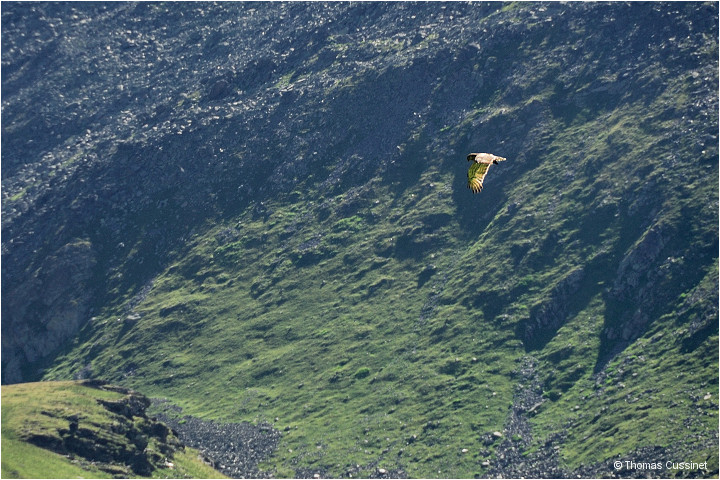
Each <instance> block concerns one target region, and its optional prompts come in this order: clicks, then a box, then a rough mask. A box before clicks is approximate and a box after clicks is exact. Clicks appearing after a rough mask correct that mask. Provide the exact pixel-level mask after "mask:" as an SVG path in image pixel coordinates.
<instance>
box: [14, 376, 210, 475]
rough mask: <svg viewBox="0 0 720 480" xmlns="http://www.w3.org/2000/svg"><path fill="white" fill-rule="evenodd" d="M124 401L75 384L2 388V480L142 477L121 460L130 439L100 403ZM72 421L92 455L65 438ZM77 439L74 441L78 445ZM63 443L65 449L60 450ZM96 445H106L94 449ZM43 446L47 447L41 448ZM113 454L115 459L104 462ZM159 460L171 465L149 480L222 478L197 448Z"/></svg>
mask: <svg viewBox="0 0 720 480" xmlns="http://www.w3.org/2000/svg"><path fill="white" fill-rule="evenodd" d="M124 397H125V395H124V394H123V393H120V392H117V391H109V390H102V389H97V388H92V387H88V386H85V385H83V384H81V383H79V382H40V383H26V384H16V385H5V386H3V388H2V418H3V422H2V476H3V478H86V477H89V478H113V477H115V476H117V475H121V476H123V477H125V478H137V477H143V476H145V475H138V474H137V473H135V472H134V471H133V469H132V466H131V465H129V464H124V463H122V461H120V459H121V457H122V452H123V451H124V452H132V451H134V446H133V444H132V442H133V440H132V439H130V438H129V437H126V436H123V435H122V434H120V432H121V431H122V430H121V425H122V422H121V421H119V420H120V417H116V415H115V414H113V413H111V412H110V411H108V410H107V409H106V408H105V407H103V406H102V405H101V404H100V403H99V402H100V401H108V402H113V401H118V400H121V399H123V398H124ZM73 421H74V422H75V425H76V431H77V432H82V435H83V436H84V437H87V436H88V435H90V436H92V437H93V438H94V439H95V440H93V443H94V448H93V452H94V453H93V456H92V457H86V456H83V454H82V453H81V451H80V450H78V448H77V447H71V446H70V445H71V444H70V442H69V441H68V440H67V438H68V435H69V436H70V437H73V435H74V434H73V433H72V427H69V425H71V424H72V423H73ZM137 422H140V423H142V422H143V420H142V419H136V423H137ZM68 429H69V430H70V433H68ZM84 437H81V438H84ZM81 441H82V440H77V441H76V443H80V442H81ZM63 442H64V443H65V444H66V447H62V444H63ZM98 442H100V445H103V446H104V447H101V446H98ZM157 442H158V440H157V439H156V438H153V437H151V438H149V442H148V445H147V450H146V452H151V453H152V452H155V451H158V452H160V447H161V445H160V444H158V443H157ZM41 444H42V445H45V447H44V448H42V447H41V446H39V445H41ZM65 448H69V449H70V453H67V452H65V451H64V450H65ZM98 448H99V449H100V450H102V449H103V448H104V449H105V451H104V452H101V451H100V450H96V449H98ZM48 449H50V451H49V450H48ZM52 450H57V451H62V452H63V453H62V454H61V453H56V451H52ZM117 452H120V453H117ZM116 453H117V455H116ZM113 455H115V457H116V458H115V460H117V461H108V460H107V459H106V457H108V456H113ZM148 455H149V453H148ZM163 456H164V457H165V458H168V459H169V460H172V463H173V467H172V468H167V467H165V468H154V469H153V470H152V475H151V476H152V478H222V475H221V474H220V473H219V472H217V471H216V470H214V469H212V468H210V467H208V466H207V465H206V464H204V463H203V462H202V461H201V460H200V459H199V454H198V452H197V451H195V450H192V449H180V450H179V451H176V452H175V453H174V454H173V455H168V454H167V453H163ZM101 458H102V461H100V459H101Z"/></svg>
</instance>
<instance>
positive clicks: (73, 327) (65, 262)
mask: <svg viewBox="0 0 720 480" xmlns="http://www.w3.org/2000/svg"><path fill="white" fill-rule="evenodd" d="M95 264H96V259H95V254H94V252H93V249H92V245H90V243H89V242H88V241H84V240H77V241H75V242H72V243H68V244H66V245H64V246H63V247H61V248H60V249H58V250H57V251H56V252H54V253H53V254H52V255H50V256H48V257H47V258H45V259H44V260H43V261H42V263H41V265H40V266H39V267H38V268H37V269H36V270H35V271H33V272H31V273H30V274H29V275H28V276H27V278H25V279H24V281H22V282H21V283H20V284H19V285H16V286H14V288H10V289H9V290H8V293H7V294H4V295H3V322H2V332H3V334H2V349H3V367H4V368H3V382H6V383H11V382H17V381H20V380H21V379H22V378H23V376H22V370H21V369H22V367H23V365H26V364H28V363H35V362H38V361H40V360H42V359H43V358H45V357H47V356H48V355H51V354H53V353H54V352H55V351H56V350H57V348H58V347H60V346H61V345H62V344H63V343H64V342H66V341H67V340H68V339H69V338H71V337H72V336H74V335H75V334H76V333H77V331H78V329H79V328H80V327H81V326H82V325H83V324H84V323H85V322H87V321H88V319H89V306H88V301H89V299H90V293H89V291H88V290H87V289H86V282H88V281H89V279H90V277H91V276H92V273H93V268H94V267H95Z"/></svg>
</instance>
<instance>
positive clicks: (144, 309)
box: [47, 38, 718, 477]
mask: <svg viewBox="0 0 720 480" xmlns="http://www.w3.org/2000/svg"><path fill="white" fill-rule="evenodd" d="M550 40H552V39H550ZM544 41H545V40H544V39H542V38H537V39H532V40H531V41H530V42H529V43H530V44H529V45H522V46H520V47H519V48H518V50H517V52H513V55H514V57H515V58H525V59H526V60H528V58H531V56H532V55H533V53H532V52H536V51H537V48H538V46H540V45H544V43H543V42H544ZM533 42H535V43H534V44H533ZM715 48H716V47H715ZM715 51H716V50H715ZM500 53H502V52H498V53H497V54H498V56H499V57H500V58H501V60H500V61H502V55H500ZM560 53H562V52H560ZM706 53H707V52H706ZM710 53H711V54H712V52H710ZM523 55H525V57H522V56H523ZM715 56H716V53H715ZM547 58H550V59H556V58H557V59H559V60H557V61H558V62H560V61H564V60H562V59H563V57H562V55H560V54H558V55H552V54H548V55H547ZM579 63H583V61H582V60H579ZM587 64H588V65H590V63H587ZM540 65H542V68H541V67H540ZM533 66H534V67H535V69H533ZM526 68H527V71H526V74H525V75H524V76H522V77H521V78H519V79H517V81H516V82H509V83H512V85H511V86H509V87H507V88H508V91H507V92H502V91H497V92H492V93H493V95H492V96H490V95H488V96H484V95H485V94H483V96H482V98H478V99H477V101H476V103H475V104H474V105H473V106H472V108H474V110H473V109H472V108H469V113H466V116H465V117H464V118H462V119H460V120H458V122H457V123H455V124H448V122H447V119H439V118H438V119H434V118H430V119H429V120H428V122H427V123H424V124H423V125H422V126H421V127H420V128H419V129H418V131H417V132H416V135H415V136H414V137H413V138H412V139H409V140H408V142H407V144H405V145H403V146H402V147H403V148H402V153H401V155H400V158H399V159H398V160H397V164H398V165H401V167H397V168H392V167H389V168H388V169H387V171H385V172H382V175H381V176H379V177H377V178H376V179H374V180H371V181H369V182H368V183H366V184H364V185H360V186H356V185H355V184H354V183H353V182H351V181H350V180H346V184H345V185H344V188H343V190H344V191H343V192H342V193H338V190H339V189H338V190H335V191H330V192H328V191H325V190H323V189H322V188H321V187H320V186H319V185H314V184H301V185H300V186H298V188H297V190H296V191H294V192H291V193H289V194H287V195H281V196H279V197H278V198H277V199H274V200H271V201H268V202H266V204H265V209H264V211H259V210H258V209H256V208H255V207H254V206H253V207H250V208H248V209H247V210H246V211H245V212H243V213H241V214H239V215H238V216H237V217H235V218H229V219H223V220H222V221H221V222H219V223H216V224H208V225H206V228H205V229H204V230H202V231H200V233H198V234H196V235H195V236H194V237H193V238H192V240H191V242H190V244H189V246H188V248H187V251H186V253H185V254H184V255H182V257H179V258H178V260H177V262H176V263H175V264H173V265H170V266H169V267H168V268H167V269H166V270H165V271H164V272H163V273H162V274H161V275H159V276H158V277H157V278H156V279H155V281H154V283H153V286H152V289H151V290H150V292H149V294H148V296H147V297H146V298H145V299H144V300H143V301H141V302H140V303H139V304H138V305H137V306H136V307H135V309H134V310H135V311H136V312H137V313H139V314H141V316H142V318H141V319H140V320H139V321H137V323H135V324H129V323H127V322H124V321H123V320H122V319H123V318H124V317H125V315H126V313H127V312H126V311H125V309H124V307H123V306H122V305H115V306H108V307H107V308H105V310H103V311H102V312H101V313H100V314H99V315H98V316H97V319H96V320H95V321H94V322H93V323H92V324H91V325H89V326H88V327H87V328H86V329H85V330H84V331H83V333H82V335H81V337H80V338H79V341H78V343H77V345H75V346H73V347H72V348H71V349H69V351H68V352H67V354H66V355H65V356H64V358H62V359H61V361H59V362H58V364H57V365H56V366H55V367H54V368H53V369H51V370H50V371H49V372H48V374H47V377H48V378H67V377H69V376H71V375H72V374H73V373H74V372H76V371H78V370H79V369H80V368H81V367H83V366H85V365H88V364H91V365H92V368H93V372H94V374H95V375H97V376H100V377H103V378H110V379H113V380H115V381H121V382H123V383H124V384H128V385H132V386H133V387H136V388H138V389H140V390H141V391H142V392H143V393H146V394H147V395H150V396H162V397H167V398H169V399H170V400H172V401H173V402H175V403H177V404H178V405H181V406H182V407H183V408H185V413H189V414H193V415H198V416H201V417H205V418H215V419H221V420H225V421H240V420H247V421H261V420H265V421H270V422H271V423H274V424H275V426H276V428H279V429H281V430H283V431H284V434H283V441H282V444H281V447H280V448H279V450H278V451H277V453H276V454H275V456H274V457H273V458H271V459H270V460H269V461H268V464H267V466H268V468H272V469H275V470H276V475H278V476H291V475H293V474H294V473H295V472H297V471H298V470H299V469H304V470H303V471H306V470H316V471H322V472H326V473H329V474H330V475H333V476H340V475H343V474H344V472H347V471H348V470H349V469H351V468H352V467H354V466H355V465H360V469H359V472H358V473H359V474H360V475H364V476H367V475H370V474H372V473H373V472H374V471H375V469H376V468H378V467H382V468H386V469H388V470H389V469H393V468H403V469H405V471H407V472H408V474H409V475H410V476H414V477H418V476H419V477H435V476H438V477H446V476H453V477H468V476H473V475H482V474H483V467H482V466H481V462H482V461H483V460H485V459H486V458H492V457H493V455H494V452H495V449H496V445H490V446H489V448H486V446H484V445H483V442H482V440H481V436H482V435H483V434H486V433H489V432H493V431H495V430H502V429H503V426H504V424H505V422H506V421H507V419H508V411H509V408H510V407H511V405H512V402H513V396H514V395H515V393H516V390H517V389H518V388H519V387H518V385H517V383H518V380H517V376H516V375H515V374H514V372H515V371H516V370H517V369H518V367H519V366H520V365H521V363H522V362H523V360H524V359H526V358H527V357H528V356H532V357H533V358H536V359H537V360H538V372H537V374H538V376H539V378H540V380H541V381H542V386H543V392H544V394H545V397H546V398H547V399H548V401H547V402H545V403H544V404H543V406H542V407H541V408H540V409H539V410H538V412H537V414H536V415H535V416H534V417H533V418H532V420H531V423H532V426H533V439H532V440H533V443H532V444H531V449H532V448H535V447H538V446H539V445H541V444H542V443H543V442H544V441H545V439H547V438H549V437H550V436H551V435H552V434H555V433H559V432H562V433H563V434H564V435H566V438H567V441H566V442H564V443H563V446H562V448H561V454H562V458H563V459H564V462H566V465H567V466H568V467H577V466H579V465H580V464H582V463H585V464H588V463H593V462H597V461H601V460H604V459H608V458H611V457H612V456H613V455H616V454H619V453H622V454H629V452H632V451H633V450H635V449H637V448H640V447H644V446H652V445H660V446H670V445H677V444H685V445H690V446H692V445H696V443H693V442H697V438H695V437H694V436H695V435H697V436H699V437H700V438H707V435H708V432H714V431H716V430H717V424H718V419H717V403H716V402H717V394H718V387H717V358H718V351H717V341H718V337H717V333H716V330H715V331H712V332H710V333H709V334H708V335H707V336H706V337H704V338H703V339H702V340H703V341H702V342H700V343H699V344H698V345H694V346H693V347H691V348H688V347H687V346H686V345H687V343H683V340H687V338H688V335H690V333H688V330H689V327H688V326H689V325H690V324H692V321H693V318H694V316H702V312H696V311H694V310H693V308H694V307H693V305H694V304H693V303H692V302H691V301H690V300H689V299H692V298H698V299H700V300H699V302H700V304H702V305H706V304H708V303H713V302H715V303H716V298H717V297H716V296H715V297H713V295H716V290H717V268H716V265H717V253H716V252H717V233H716V219H717V188H716V187H717V178H718V170H717V168H718V166H717V162H716V159H717V155H718V152H717V145H704V146H703V148H704V150H702V153H701V151H700V148H698V146H697V145H696V144H695V143H693V140H692V139H693V138H694V137H693V136H692V135H685V136H682V137H678V136H677V135H676V132H677V131H679V130H682V129H684V128H687V125H686V124H684V123H683V121H682V120H681V116H682V115H681V114H679V113H678V112H682V113H684V112H686V110H687V109H688V108H690V107H689V106H690V104H691V103H692V100H691V99H693V93H692V92H693V90H692V89H693V88H694V87H693V86H692V78H691V77H690V76H689V74H688V76H687V77H680V78H674V79H671V80H669V81H668V82H667V85H666V87H664V90H663V93H662V94H660V95H658V96H652V95H649V96H642V95H639V96H637V97H633V96H628V97H623V98H622V101H620V100H614V104H613V102H608V104H612V106H611V107H605V106H603V105H593V104H589V105H588V104H583V103H582V102H578V103H576V104H571V105H570V106H567V105H565V106H562V107H558V105H559V104H560V103H561V100H562V98H563V97H564V96H570V93H569V92H565V93H563V94H562V95H560V94H558V92H557V91H556V89H555V88H554V87H549V86H548V85H553V83H552V82H553V81H555V79H556V78H562V75H561V73H564V69H565V68H564V66H562V65H559V64H554V63H550V64H549V65H545V63H543V62H541V61H538V62H537V63H532V62H531V61H530V60H528V65H527V66H526ZM650 71H651V70H650V69H648V72H650ZM587 78H588V80H587V82H588V83H587V84H583V81H582V80H578V81H577V83H576V84H575V85H573V86H572V89H573V90H572V92H573V93H574V94H576V95H578V96H581V94H582V92H585V93H587V91H588V89H590V88H591V87H590V86H589V85H590V83H589V82H591V80H590V79H595V78H597V75H596V74H595V72H590V73H588V74H587ZM615 80H616V79H615V78H608V79H607V80H606V82H607V84H612V83H613V82H614V81H615ZM650 80H652V79H650ZM650 80H647V81H648V82H650ZM661 80H662V81H663V83H664V82H665V80H666V79H664V78H662V79H661ZM353 81H354V84H353V82H351V84H350V85H348V86H347V87H342V88H347V89H350V90H352V89H353V88H355V85H357V84H359V85H362V83H363V78H362V75H358V76H357V78H354V79H353ZM592 88H595V85H593V86H592ZM511 92H514V94H515V95H514V98H520V99H521V100H512V99H510V100H508V98H512V97H510V96H509V95H506V94H508V93H511ZM533 112H534V113H533ZM531 114H532V115H531ZM430 115H431V116H432V114H430ZM533 115H534V116H533ZM528 118H530V120H528ZM480 119H482V122H479V120H480ZM530 121H533V122H534V121H537V122H538V123H537V124H532V125H524V122H530ZM714 121H715V126H716V121H717V119H716V118H715V119H714ZM480 123H481V124H482V125H483V128H482V136H479V135H480V134H479V133H478V131H479V130H480V129H479V127H478V125H479V124H480ZM440 127H442V128H440ZM715 130H717V129H716V128H715ZM518 132H519V133H518ZM514 135H520V136H521V137H522V138H521V139H520V140H519V141H518V142H519V143H521V144H522V146H521V147H520V148H518V149H517V150H516V151H515V155H510V154H506V153H505V152H503V151H499V150H496V151H495V152H494V153H498V154H502V155H507V156H508V157H509V160H508V162H506V163H504V164H502V165H500V166H498V167H494V169H493V170H492V171H491V172H490V176H489V177H488V180H487V182H486V185H485V187H486V188H485V190H484V191H483V193H482V194H481V195H479V196H473V195H471V194H470V193H468V191H467V190H466V189H465V186H464V175H465V168H466V165H465V162H464V155H465V154H466V153H467V152H468V151H471V150H475V149H476V148H482V147H478V145H477V142H478V141H481V140H482V141H485V140H488V142H487V143H493V141H491V140H493V139H498V138H506V139H508V143H510V140H511V139H512V137H513V136H514ZM500 143H501V142H500V141H499V140H497V141H495V143H494V144H495V145H498V144H500ZM439 145H441V146H439ZM339 148H340V147H338V149H339ZM499 148H502V147H499ZM512 148H515V147H512ZM331 163H332V162H331V161H330V160H328V165H330V164H331ZM684 164H689V165H691V166H692V168H681V167H682V166H683V165H684ZM308 199H311V200H308ZM653 228H656V229H660V230H661V231H663V232H666V243H665V245H664V247H663V249H662V250H661V253H660V254H658V255H657V256H656V258H654V259H652V261H651V262H650V263H649V265H648V266H647V272H646V273H647V275H649V277H647V278H645V277H643V278H642V279H641V280H640V284H641V285H648V284H649V285H651V287H648V291H649V292H662V296H660V297H653V298H652V300H653V301H652V302H651V303H652V305H656V307H655V308H654V309H653V310H651V311H648V312H647V314H648V315H649V317H650V321H649V322H648V324H647V325H646V326H645V327H644V329H643V330H642V331H641V332H639V334H638V336H637V337H636V338H632V339H631V340H632V341H630V342H627V343H626V344H623V343H622V342H614V343H613V342H608V341H607V340H606V336H605V335H604V334H603V332H606V331H607V329H609V328H614V327H616V326H617V322H618V321H621V320H623V319H624V320H625V321H627V320H628V315H632V313H633V311H634V308H633V307H632V302H633V301H635V299H630V300H618V299H617V298H616V297H614V296H613V295H612V292H611V291H612V289H613V287H614V285H615V284H616V283H617V282H618V277H619V273H618V272H619V265H621V262H622V260H623V259H624V258H626V257H627V256H628V255H630V254H631V253H632V252H633V251H635V249H636V247H637V246H638V245H640V244H641V243H642V240H643V238H646V236H647V235H648V232H650V231H651V230H652V229H653ZM579 268H582V269H583V272H584V276H583V277H582V281H581V282H580V286H579V289H578V290H577V292H575V293H574V294H573V295H572V298H571V299H569V300H568V301H567V312H566V314H565V317H566V318H565V321H564V324H563V325H561V326H560V328H559V329H558V330H557V331H556V332H553V334H552V335H550V336H549V338H547V339H545V340H544V341H542V342H540V344H539V345H538V346H537V347H535V348H526V346H525V345H523V342H522V341H521V340H520V338H519V335H518V329H519V326H521V325H523V322H528V321H530V320H532V319H533V318H536V317H537V316H538V312H541V311H542V308H543V306H544V305H546V304H547V302H548V298H551V297H552V294H553V291H554V290H555V289H556V288H557V287H558V285H559V284H560V283H561V282H562V281H563V279H565V278H566V277H567V276H568V273H569V272H572V271H574V270H576V269H579ZM653 275H654V276H653ZM713 292H715V293H713ZM652 294H655V293H652ZM657 295H660V294H657ZM713 298H715V300H713ZM710 315H711V316H712V315H713V314H712V313H711V314H710ZM714 316H715V319H716V318H717V311H715V313H714ZM610 353H612V355H611V354H610ZM707 394H710V399H709V400H707V399H705V396H706V395H707ZM577 406H579V407H580V408H579V409H578V408H576V407H577ZM275 418H277V419H278V420H277V421H275V420H274V419H275ZM681 425H682V428H678V427H680V426H681ZM698 445H699V443H698ZM463 448H467V449H469V452H468V453H466V454H463V453H462V449H463ZM484 450H488V451H487V452H484ZM481 452H482V453H481ZM695 454H696V455H697V457H698V458H697V460H700V461H701V460H703V459H705V458H708V457H710V458H714V459H715V462H714V465H711V466H713V467H714V468H715V469H716V468H717V461H716V457H717V449H716V448H707V447H702V448H698V449H696V451H695ZM683 460H688V461H690V460H695V459H694V458H693V459H690V458H688V459H683Z"/></svg>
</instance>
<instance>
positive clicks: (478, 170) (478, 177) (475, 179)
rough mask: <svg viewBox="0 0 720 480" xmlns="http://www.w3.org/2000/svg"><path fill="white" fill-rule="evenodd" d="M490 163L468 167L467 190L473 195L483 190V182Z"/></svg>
mask: <svg viewBox="0 0 720 480" xmlns="http://www.w3.org/2000/svg"><path fill="white" fill-rule="evenodd" d="M490 165H491V164H490V163H475V162H473V163H472V165H470V169H469V170H468V188H469V189H470V190H472V192H473V193H480V192H481V191H482V189H483V180H485V175H487V172H488V170H489V169H490Z"/></svg>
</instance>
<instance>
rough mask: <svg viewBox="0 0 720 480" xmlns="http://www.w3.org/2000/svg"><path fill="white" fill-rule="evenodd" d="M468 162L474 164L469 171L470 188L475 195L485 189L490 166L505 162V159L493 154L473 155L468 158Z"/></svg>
mask: <svg viewBox="0 0 720 480" xmlns="http://www.w3.org/2000/svg"><path fill="white" fill-rule="evenodd" d="M467 159H468V162H473V164H472V165H470V169H469V170H468V188H469V189H470V190H472V192H473V193H480V192H481V191H482V189H483V180H485V175H487V172H488V169H489V168H490V165H492V164H495V165H497V164H498V162H504V161H505V158H504V157H498V156H497V155H493V154H492V153H471V154H470V155H468V156H467Z"/></svg>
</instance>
